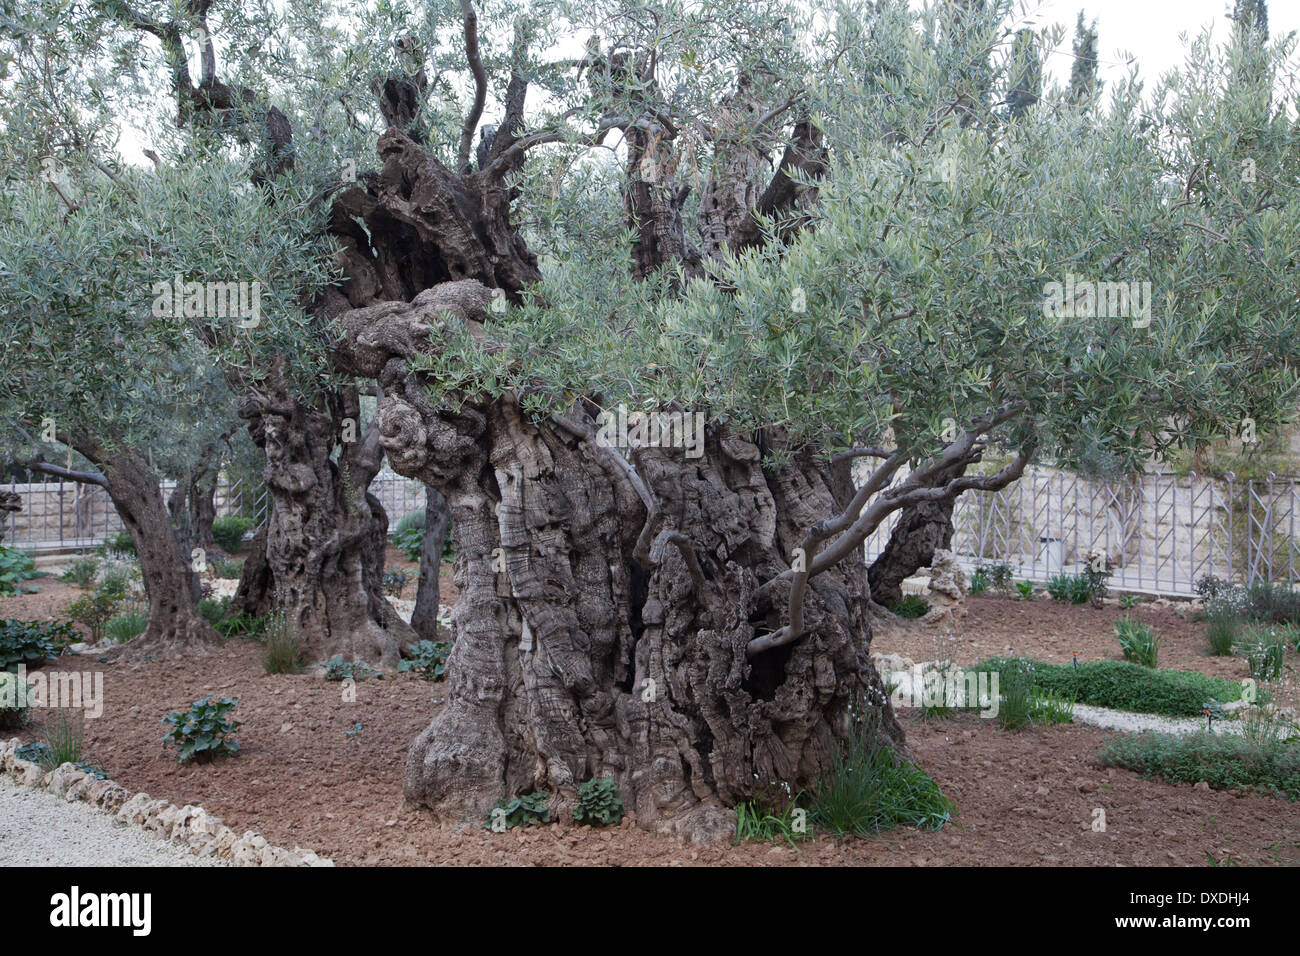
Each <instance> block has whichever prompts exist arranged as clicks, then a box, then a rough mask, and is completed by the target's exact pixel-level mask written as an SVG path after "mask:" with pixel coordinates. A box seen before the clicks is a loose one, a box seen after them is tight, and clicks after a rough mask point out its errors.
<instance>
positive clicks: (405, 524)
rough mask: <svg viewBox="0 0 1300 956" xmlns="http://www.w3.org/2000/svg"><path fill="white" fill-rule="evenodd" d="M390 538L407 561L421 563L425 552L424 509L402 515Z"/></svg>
mask: <svg viewBox="0 0 1300 956" xmlns="http://www.w3.org/2000/svg"><path fill="white" fill-rule="evenodd" d="M390 537H391V539H392V542H393V546H394V547H396V548H397V549H398V550H399V551H401V552H402V554H404V555H406V560H407V561H419V560H420V554H421V552H422V551H423V550H424V509H423V508H420V509H419V510H417V511H409V512H407V513H406V514H404V515H402V520H401V521H399V522H397V525H396V527H394V528H393V531H392V534H391V535H390Z"/></svg>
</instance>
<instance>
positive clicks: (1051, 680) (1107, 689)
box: [971, 657, 1241, 717]
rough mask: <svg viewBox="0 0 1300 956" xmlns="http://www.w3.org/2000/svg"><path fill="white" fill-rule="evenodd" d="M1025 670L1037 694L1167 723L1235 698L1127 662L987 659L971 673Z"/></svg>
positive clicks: (1223, 689)
mask: <svg viewBox="0 0 1300 956" xmlns="http://www.w3.org/2000/svg"><path fill="white" fill-rule="evenodd" d="M1026 664H1027V665H1028V666H1029V667H1030V668H1031V672H1032V674H1033V684H1034V686H1035V687H1037V688H1039V689H1040V690H1043V691H1046V692H1049V693H1051V694H1055V695H1056V696H1057V697H1060V698H1063V699H1065V700H1073V701H1076V702H1077V703H1080V704H1089V705H1091V706H1093V707H1111V708H1114V709H1116V710H1128V711H1134V712H1137V713H1144V714H1162V715H1164V716H1167V717H1199V716H1201V714H1202V713H1204V711H1205V705H1206V703H1207V702H1208V701H1211V700H1213V701H1217V702H1219V703H1221V704H1226V703H1228V702H1230V701H1234V700H1239V699H1240V698H1241V685H1239V684H1237V683H1235V682H1234V681H1230V680H1226V679H1224V678H1222V677H1210V676H1207V675H1205V674H1198V673H1196V672H1195V671H1176V670H1156V669H1153V668H1150V667H1143V666H1141V665H1140V664H1133V663H1130V662H1129V661H1089V662H1087V663H1083V664H1080V665H1079V666H1078V667H1077V668H1075V667H1072V666H1070V665H1068V664H1048V663H1045V662H1044V661H1036V660H1031V659H1029V658H1014V657H1012V658H1006V657H993V658H989V659H988V660H985V661H981V662H980V663H978V664H976V665H975V666H974V667H973V668H971V669H972V670H974V671H990V672H991V671H998V672H999V683H1000V685H1002V686H1005V678H1004V677H1002V676H1001V674H1002V672H1003V671H1004V670H1006V669H1007V668H1009V667H1024V666H1026Z"/></svg>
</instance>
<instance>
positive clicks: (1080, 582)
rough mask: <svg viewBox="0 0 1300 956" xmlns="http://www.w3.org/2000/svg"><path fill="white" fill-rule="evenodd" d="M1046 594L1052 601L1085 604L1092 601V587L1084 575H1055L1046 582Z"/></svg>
mask: <svg viewBox="0 0 1300 956" xmlns="http://www.w3.org/2000/svg"><path fill="white" fill-rule="evenodd" d="M1047 593H1048V595H1050V596H1051V598H1052V600H1053V601H1069V602H1070V603H1071V604H1087V603H1088V602H1089V601H1091V600H1092V586H1091V585H1090V584H1089V582H1088V578H1087V576H1086V575H1082V574H1055V575H1052V578H1051V580H1049V581H1048V582H1047Z"/></svg>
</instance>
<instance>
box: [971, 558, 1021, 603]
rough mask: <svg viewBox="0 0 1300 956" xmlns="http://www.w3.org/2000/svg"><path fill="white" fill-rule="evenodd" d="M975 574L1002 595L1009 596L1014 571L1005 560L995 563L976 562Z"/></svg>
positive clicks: (1013, 579)
mask: <svg viewBox="0 0 1300 956" xmlns="http://www.w3.org/2000/svg"><path fill="white" fill-rule="evenodd" d="M975 574H977V575H980V576H981V577H982V578H983V579H984V580H985V581H987V582H988V584H989V586H990V587H992V588H993V590H995V591H997V592H998V593H999V594H1001V595H1002V596H1003V597H1009V596H1010V594H1011V588H1012V584H1013V582H1014V581H1015V574H1016V572H1015V569H1014V568H1012V567H1011V565H1009V564H1008V563H1007V562H1005V561H1000V562H998V563H997V564H978V565H976V566H975ZM972 580H973V578H972Z"/></svg>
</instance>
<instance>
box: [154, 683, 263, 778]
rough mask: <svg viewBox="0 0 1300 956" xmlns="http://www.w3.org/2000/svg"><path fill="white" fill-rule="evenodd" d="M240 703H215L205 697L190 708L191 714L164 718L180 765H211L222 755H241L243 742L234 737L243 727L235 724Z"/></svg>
mask: <svg viewBox="0 0 1300 956" xmlns="http://www.w3.org/2000/svg"><path fill="white" fill-rule="evenodd" d="M238 703H239V701H238V700H236V699H234V698H231V697H222V698H221V699H220V700H214V699H213V698H212V697H204V698H203V699H202V700H196V701H195V702H194V703H193V704H191V705H190V709H189V710H188V711H177V712H175V713H171V714H168V715H167V716H166V717H164V718H162V722H163V723H164V724H171V726H172V729H171V730H170V731H169V732H168V733H167V735H166V736H164V737H163V743H164V744H171V745H172V746H174V747H175V748H176V749H177V750H178V751H179V752H180V757H179V759H180V762H181V763H188V762H189V761H191V760H194V761H197V762H199V763H207V762H208V761H210V760H212V759H213V758H214V757H217V756H220V755H221V754H230V755H232V756H233V755H234V754H237V753H239V742H238V741H237V740H234V739H233V738H232V737H230V734H233V733H234V732H235V730H236V729H238V728H239V727H242V726H243V724H242V723H241V722H240V721H238V720H232V719H231V717H230V712H231V711H232V710H233V709H234V708H235V705H236V704H238Z"/></svg>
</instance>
